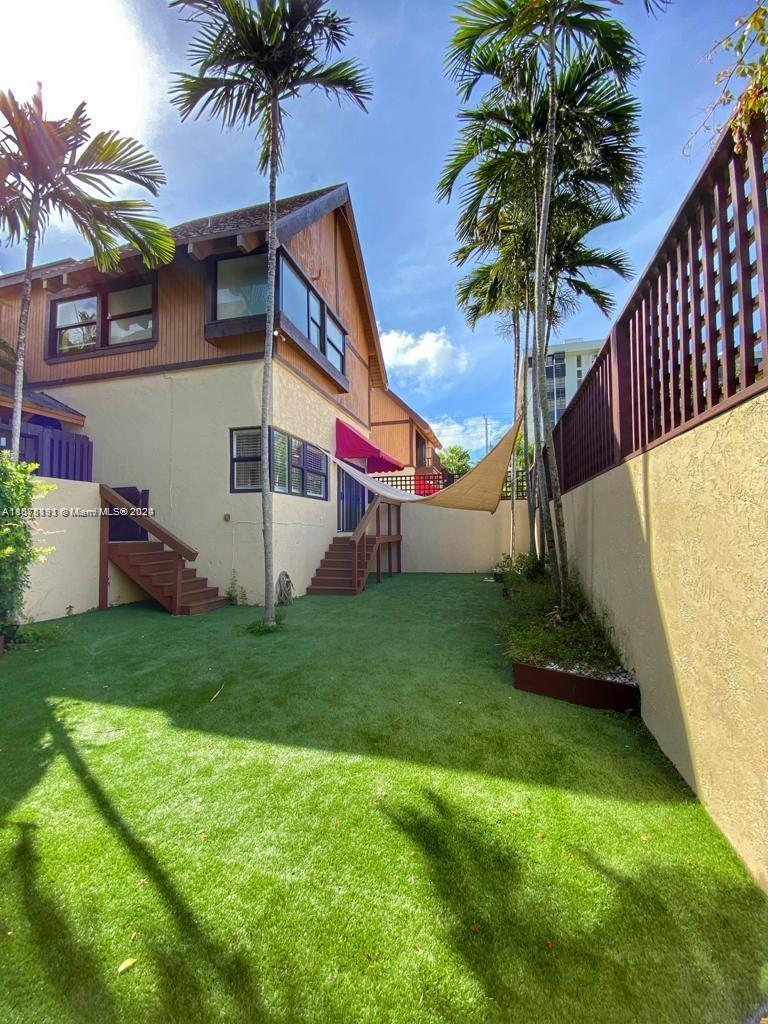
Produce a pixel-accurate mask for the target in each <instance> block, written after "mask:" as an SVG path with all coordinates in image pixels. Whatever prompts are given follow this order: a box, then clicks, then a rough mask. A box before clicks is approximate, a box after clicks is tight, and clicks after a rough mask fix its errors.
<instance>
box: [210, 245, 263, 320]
mask: <svg viewBox="0 0 768 1024" xmlns="http://www.w3.org/2000/svg"><path fill="white" fill-rule="evenodd" d="M266 311H267V257H266V254H264V253H259V254H257V255H256V256H239V257H236V258H235V259H231V260H219V262H218V263H217V264H216V319H217V320H231V319H232V318H233V317H236V316H258V315H259V314H260V313H266Z"/></svg>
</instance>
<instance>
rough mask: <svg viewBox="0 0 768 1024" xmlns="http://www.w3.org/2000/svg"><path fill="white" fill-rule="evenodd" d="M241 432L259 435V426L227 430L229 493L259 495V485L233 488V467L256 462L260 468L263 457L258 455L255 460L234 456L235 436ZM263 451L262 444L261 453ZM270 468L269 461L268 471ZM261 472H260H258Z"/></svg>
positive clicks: (249, 457)
mask: <svg viewBox="0 0 768 1024" xmlns="http://www.w3.org/2000/svg"><path fill="white" fill-rule="evenodd" d="M241 430H258V431H259V435H261V426H256V427H230V428H229V493H230V494H261V484H259V486H258V487H236V486H235V466H236V465H237V463H239V462H257V463H258V464H259V467H261V461H262V458H263V456H262V455H260V456H259V457H258V458H257V459H254V458H253V457H252V456H250V455H248V456H246V455H235V434H237V433H239V432H240V431H241ZM263 450H264V448H263V444H262V451H263ZM271 467H272V460H271V459H270V470H271ZM259 472H261V470H259Z"/></svg>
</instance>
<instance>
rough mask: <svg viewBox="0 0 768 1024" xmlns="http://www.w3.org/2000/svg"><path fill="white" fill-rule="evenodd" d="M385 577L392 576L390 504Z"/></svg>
mask: <svg viewBox="0 0 768 1024" xmlns="http://www.w3.org/2000/svg"><path fill="white" fill-rule="evenodd" d="M387 536H388V537H389V538H390V539H389V540H388V541H387V575H389V576H391V575H392V502H391V501H390V502H388V503H387Z"/></svg>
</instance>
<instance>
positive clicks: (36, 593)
mask: <svg viewBox="0 0 768 1024" xmlns="http://www.w3.org/2000/svg"><path fill="white" fill-rule="evenodd" d="M43 482H44V483H47V484H54V485H55V488H54V490H52V491H49V492H48V494H46V495H45V496H44V497H43V498H41V499H39V500H38V501H37V502H35V508H36V509H38V510H40V511H41V512H44V511H45V512H48V513H54V514H53V515H49V516H46V517H40V518H35V519H34V520H32V523H33V530H34V534H35V544H36V546H37V547H40V548H53V549H54V550H53V551H51V552H50V553H49V554H48V555H47V556H46V559H45V561H44V562H35V563H34V564H33V565H32V566H31V568H30V585H29V588H28V590H27V591H26V593H25V595H24V614H25V616H26V617H28V618H30V619H34V620H35V621H36V622H43V621H45V620H46V619H57V618H60V617H61V616H63V615H66V614H67V612H68V611H69V610H70V609H71V613H72V614H74V613H77V612H87V611H89V610H90V609H91V608H96V607H98V604H99V520H98V518H95V517H85V516H77V515H73V514H72V510H73V509H98V508H99V507H100V501H99V485H98V484H91V483H82V482H80V481H77V480H46V479H45V478H43ZM145 598H146V594H144V593H143V592H142V591H141V590H140V589H139V588H138V587H137V586H136V585H135V584H134V583H133V582H132V581H131V580H130V579H128V577H127V576H125V575H124V573H122V572H121V571H120V570H119V569H118V568H116V567H115V566H110V572H109V603H110V604H113V605H116V604H125V603H127V602H130V601H140V600H143V599H145Z"/></svg>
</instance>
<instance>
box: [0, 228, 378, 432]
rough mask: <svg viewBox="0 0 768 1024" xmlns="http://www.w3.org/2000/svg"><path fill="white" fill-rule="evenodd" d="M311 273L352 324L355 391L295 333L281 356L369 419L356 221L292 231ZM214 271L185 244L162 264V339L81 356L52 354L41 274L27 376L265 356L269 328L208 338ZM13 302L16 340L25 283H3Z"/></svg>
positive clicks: (10, 324) (0, 323) (0, 319)
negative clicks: (353, 226)
mask: <svg viewBox="0 0 768 1024" xmlns="http://www.w3.org/2000/svg"><path fill="white" fill-rule="evenodd" d="M285 247H286V249H287V250H288V251H289V253H290V254H291V256H292V257H293V258H294V260H295V261H296V262H297V263H298V265H299V266H300V268H301V270H302V271H303V272H304V274H305V275H306V277H307V278H308V280H309V281H310V282H311V283H312V284H313V285H314V287H315V288H316V289H317V291H318V292H319V293H320V294H321V296H322V297H323V298H324V299H325V300H326V301H327V303H328V305H329V307H330V308H331V309H332V310H333V311H334V312H335V313H336V315H337V316H338V317H339V319H340V320H341V322H342V324H343V326H344V327H345V328H346V330H347V331H348V335H347V353H346V366H345V372H346V377H347V379H348V381H349V389H350V390H349V392H348V393H345V392H344V391H343V390H342V389H341V387H340V386H339V384H337V383H336V382H335V381H334V380H333V379H331V377H330V376H329V375H328V374H327V373H324V372H323V370H322V369H321V368H320V367H319V366H318V365H317V364H316V363H315V362H314V361H313V360H312V358H311V356H309V355H307V354H306V353H305V352H303V351H302V350H301V348H300V347H299V346H298V345H297V344H295V343H294V342H292V341H291V340H290V339H287V338H283V337H281V338H280V339H279V340H278V342H277V344H276V347H275V352H276V356H277V358H278V359H280V360H281V361H282V362H283V363H284V364H285V365H287V366H289V367H290V368H291V369H293V370H294V371H296V372H297V373H298V375H299V376H300V377H302V379H304V380H305V382H307V383H309V384H310V385H311V386H313V387H314V388H315V389H316V390H319V391H321V392H322V393H323V394H325V395H326V396H327V397H328V398H330V399H331V400H332V401H334V402H336V403H337V404H338V405H339V406H340V408H342V409H344V410H346V411H348V412H349V413H351V415H352V416H354V417H355V418H356V419H357V420H358V421H359V422H360V423H361V424H363V425H365V426H368V425H369V423H370V416H369V395H370V353H371V347H372V344H373V336H372V334H371V326H370V324H369V319H368V315H367V311H366V306H365V299H364V291H363V287H362V284H361V275H360V272H359V270H358V268H357V260H356V255H355V251H354V247H353V244H352V239H351V235H350V231H349V227H348V225H347V223H346V221H345V219H344V217H343V216H342V214H341V213H340V211H336V210H334V211H333V212H331V213H329V214H326V215H325V216H323V217H321V218H319V219H318V220H317V221H315V222H314V223H312V224H310V225H309V226H308V227H306V228H304V229H303V230H302V231H300V232H299V233H297V234H296V235H295V236H293V237H292V238H290V239H289V240H288V242H287V243H286V245H285ZM206 273H207V267H206V264H205V262H204V261H200V260H197V259H194V258H193V257H192V256H190V255H188V254H187V252H186V251H185V248H181V247H180V248H179V250H177V255H176V258H175V259H174V262H173V263H172V264H171V265H170V266H167V267H161V268H160V269H159V270H158V271H157V310H156V317H157V341H156V343H155V344H153V345H148V346H147V347H142V348H138V349H134V350H133V351H123V352H121V351H120V350H112V351H108V352H103V353H102V352H99V353H97V354H93V355H91V354H89V355H86V356H82V357H79V358H69V359H56V360H47V359H46V358H45V356H46V352H47V348H48V337H47V329H48V322H47V321H48V307H49V303H50V301H51V298H52V297H53V298H60V297H61V298H63V297H65V295H66V293H65V292H59V293H55V294H52V293H51V292H50V291H47V290H45V289H44V288H43V286H42V281H40V280H35V281H34V283H33V289H32V302H31V306H30V318H29V330H28V335H27V353H26V364H25V365H26V376H27V380H28V381H29V383H30V384H32V385H33V386H49V387H50V386H53V385H54V384H67V383H70V382H72V383H74V382H76V381H78V380H84V379H87V380H94V379H99V378H100V377H105V378H106V377H114V376H117V375H128V374H136V373H151V372H153V371H155V372H156V371H158V370H162V372H169V371H172V370H173V369H174V368H176V367H178V368H182V367H185V368H186V367H190V366H195V365H198V364H202V363H215V362H217V361H220V360H227V361H228V360H231V359H248V358H249V357H253V358H259V357H260V356H261V354H262V353H263V348H264V342H263V334H261V333H259V334H256V333H251V334H245V335H240V336H235V337H232V336H229V337H223V338H220V339H218V340H216V341H208V340H206V337H205V317H206ZM0 296H1V297H2V298H3V299H4V300H6V301H7V302H8V305H7V306H0V337H5V338H9V339H11V340H15V338H16V334H17V330H18V318H19V307H20V303H21V285H13V286H11V287H8V288H6V289H3V290H0Z"/></svg>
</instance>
